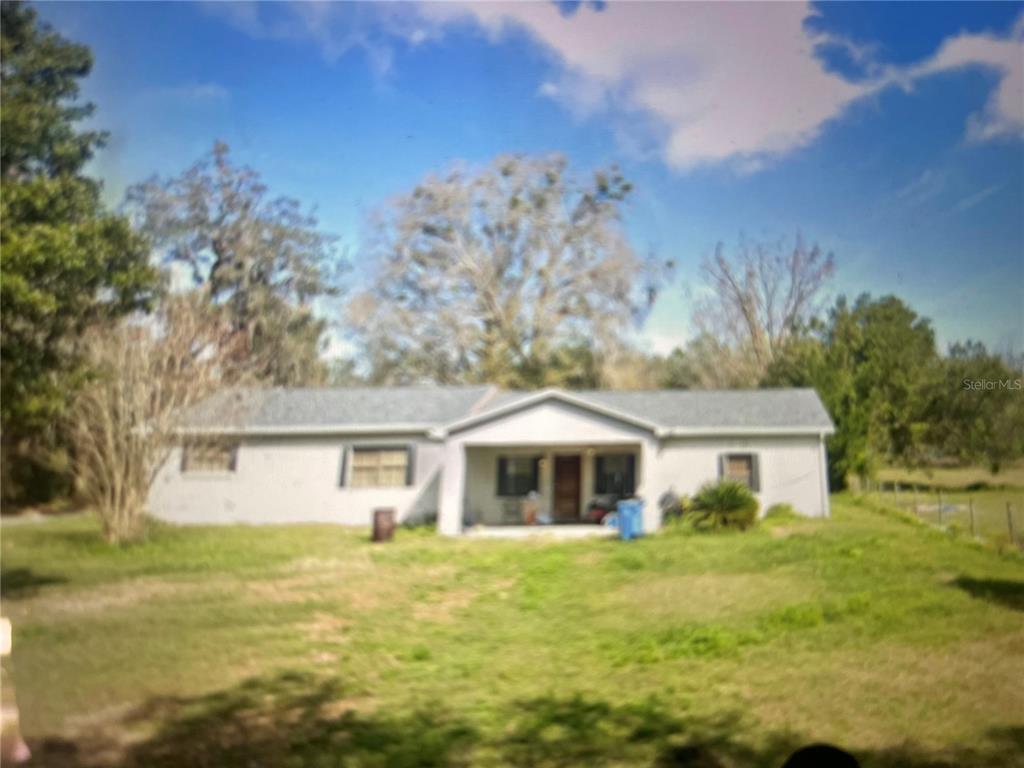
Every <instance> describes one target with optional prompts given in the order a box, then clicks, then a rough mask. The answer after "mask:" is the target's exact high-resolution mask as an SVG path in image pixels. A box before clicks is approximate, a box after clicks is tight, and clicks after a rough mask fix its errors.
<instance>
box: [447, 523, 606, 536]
mask: <svg viewBox="0 0 1024 768" xmlns="http://www.w3.org/2000/svg"><path fill="white" fill-rule="evenodd" d="M618 533H619V531H618V529H617V528H612V527H611V526H608V525H592V524H591V525H475V526H473V527H472V528H466V529H465V530H464V531H463V535H464V536H466V537H467V538H471V539H528V538H532V537H538V538H548V539H586V538H592V537H611V536H617V535H618Z"/></svg>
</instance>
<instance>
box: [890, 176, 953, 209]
mask: <svg viewBox="0 0 1024 768" xmlns="http://www.w3.org/2000/svg"><path fill="white" fill-rule="evenodd" d="M945 188H946V173H945V172H944V171H940V170H935V169H934V168H926V169H925V170H924V171H922V172H921V173H920V175H918V176H916V177H915V178H914V179H913V180H912V181H910V182H909V183H907V184H905V185H904V186H902V187H900V188H899V189H898V190H897V191H896V199H897V200H899V201H901V202H903V203H906V204H908V205H920V204H922V203H925V202H927V201H928V200H931V199H932V198H934V197H935V196H936V195H938V194H939V193H941V192H942V191H943V190H944V189H945Z"/></svg>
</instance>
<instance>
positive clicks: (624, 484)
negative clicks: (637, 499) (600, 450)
mask: <svg viewBox="0 0 1024 768" xmlns="http://www.w3.org/2000/svg"><path fill="white" fill-rule="evenodd" d="M635 492H636V456H634V455H633V454H632V453H609V454H605V455H603V456H596V457H594V493H595V494H598V495H602V496H603V495H612V496H618V497H620V498H627V497H629V496H632V495H633V494H634V493H635Z"/></svg>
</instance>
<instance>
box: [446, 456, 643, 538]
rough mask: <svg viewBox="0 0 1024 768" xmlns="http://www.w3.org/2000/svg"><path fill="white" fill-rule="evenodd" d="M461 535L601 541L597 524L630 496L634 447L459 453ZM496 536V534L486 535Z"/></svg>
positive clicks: (637, 459)
mask: <svg viewBox="0 0 1024 768" xmlns="http://www.w3.org/2000/svg"><path fill="white" fill-rule="evenodd" d="M463 450H464V457H465V459H464V461H465V479H464V489H465V490H464V493H463V499H462V504H461V509H462V529H463V530H464V531H465V532H467V533H469V532H471V531H472V532H473V533H474V535H477V536H489V535H504V534H505V533H507V536H506V537H508V538H518V537H520V536H528V535H532V534H536V533H538V532H551V535H557V536H559V537H562V538H575V537H577V536H583V535H595V534H598V535H600V534H602V533H604V531H602V528H605V526H602V525H601V523H602V520H603V518H604V516H605V515H606V514H607V512H609V511H613V510H614V509H615V502H616V501H617V500H618V499H620V498H628V497H631V496H633V495H634V494H635V493H636V491H637V479H638V478H639V473H640V469H641V467H640V464H641V456H642V446H641V445H640V444H637V443H620V444H602V445H548V446H537V445H499V446H492V445H486V446H465V447H464V449H463ZM492 531H500V532H503V533H501V534H499V533H491V532H492Z"/></svg>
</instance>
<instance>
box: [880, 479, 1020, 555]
mask: <svg viewBox="0 0 1024 768" xmlns="http://www.w3.org/2000/svg"><path fill="white" fill-rule="evenodd" d="M862 493H863V494H864V495H865V496H866V497H867V498H868V499H869V500H872V501H876V502H879V503H882V504H886V505H888V506H894V507H897V508H898V509H900V510H903V511H905V512H909V513H910V514H913V515H914V516H915V517H917V518H918V519H920V520H922V521H924V522H927V523H930V524H932V525H935V526H939V527H941V528H944V529H956V530H960V531H962V532H964V533H967V534H970V535H971V536H973V537H975V538H979V539H987V540H990V541H993V542H996V543H999V544H1011V545H1013V546H1015V547H1018V548H1024V489H1020V488H1011V489H994V488H981V489H978V490H967V489H949V488H942V487H935V486H924V485H919V484H910V483H899V482H890V481H887V482H881V481H872V482H869V483H867V484H866V485H865V487H864V488H862Z"/></svg>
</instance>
